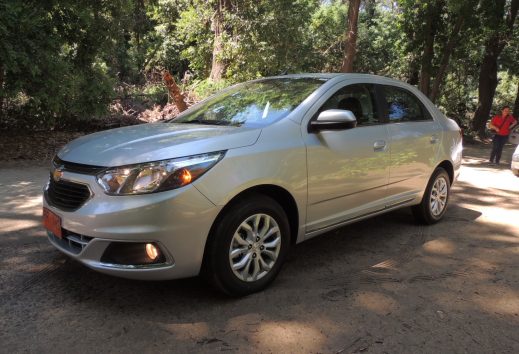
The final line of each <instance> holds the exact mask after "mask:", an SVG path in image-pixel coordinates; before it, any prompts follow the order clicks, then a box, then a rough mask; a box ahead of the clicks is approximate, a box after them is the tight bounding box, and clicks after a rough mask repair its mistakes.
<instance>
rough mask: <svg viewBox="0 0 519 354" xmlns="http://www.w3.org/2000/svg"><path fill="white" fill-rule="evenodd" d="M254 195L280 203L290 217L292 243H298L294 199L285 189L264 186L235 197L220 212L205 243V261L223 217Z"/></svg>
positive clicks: (253, 188) (297, 222) (255, 187)
mask: <svg viewBox="0 0 519 354" xmlns="http://www.w3.org/2000/svg"><path fill="white" fill-rule="evenodd" d="M254 194H261V195H266V196H268V197H270V198H272V199H274V200H275V201H276V202H278V203H279V205H280V206H281V207H282V208H283V210H284V211H285V213H286V214H287V217H288V224H289V227H290V243H291V244H295V243H296V241H297V235H298V231H299V210H298V207H297V203H296V201H295V199H294V197H293V196H292V194H291V193H290V192H289V191H287V190H286V189H285V188H283V187H280V186H277V185H273V184H262V185H257V186H254V187H250V188H247V189H245V190H243V191H241V192H240V193H238V194H237V195H235V196H234V197H233V198H232V199H231V200H229V201H228V202H227V204H226V205H225V206H224V207H223V208H222V210H220V212H219V213H218V215H217V217H216V218H215V220H214V221H213V224H212V225H211V228H210V230H209V235H208V237H207V241H206V243H205V248H204V260H205V258H206V257H205V256H206V255H207V250H208V248H209V246H210V244H211V239H212V235H213V234H214V229H215V227H216V225H218V223H219V222H220V220H221V219H222V217H223V216H224V215H225V213H226V212H227V210H229V209H230V208H231V207H232V206H233V205H234V204H236V203H237V202H238V201H240V200H242V199H244V198H247V197H250V196H252V195H254ZM202 268H203V267H202Z"/></svg>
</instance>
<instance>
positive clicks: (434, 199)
mask: <svg viewBox="0 0 519 354" xmlns="http://www.w3.org/2000/svg"><path fill="white" fill-rule="evenodd" d="M449 197H450V179H449V175H448V174H447V172H446V171H445V170H444V169H443V168H441V167H438V168H437V169H436V170H435V171H434V173H433V174H432V176H431V179H430V180H429V183H428V184H427V188H426V189H425V193H424V196H423V198H422V201H421V203H420V204H418V205H415V206H413V207H412V210H413V214H414V216H415V218H416V220H417V221H418V222H420V223H423V224H434V223H436V222H438V221H440V220H441V218H442V217H443V215H444V214H445V211H446V210H447V204H448V203H449Z"/></svg>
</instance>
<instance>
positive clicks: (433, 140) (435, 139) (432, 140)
mask: <svg viewBox="0 0 519 354" xmlns="http://www.w3.org/2000/svg"><path fill="white" fill-rule="evenodd" d="M439 140H440V139H439V138H438V135H436V134H434V135H433V136H431V144H436V143H437V142H438V141H439Z"/></svg>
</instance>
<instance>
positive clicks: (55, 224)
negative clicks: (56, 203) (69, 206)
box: [43, 208, 63, 238]
mask: <svg viewBox="0 0 519 354" xmlns="http://www.w3.org/2000/svg"><path fill="white" fill-rule="evenodd" d="M43 227H45V228H46V229H47V230H48V231H50V232H52V233H53V234H54V236H56V237H57V238H62V237H63V234H62V232H61V218H60V217H59V216H58V215H56V214H54V213H53V212H52V211H50V210H49V209H47V208H43Z"/></svg>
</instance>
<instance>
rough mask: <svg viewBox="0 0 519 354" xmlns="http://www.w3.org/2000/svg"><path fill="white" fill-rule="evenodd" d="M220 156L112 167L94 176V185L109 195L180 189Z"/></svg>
mask: <svg viewBox="0 0 519 354" xmlns="http://www.w3.org/2000/svg"><path fill="white" fill-rule="evenodd" d="M224 154H225V152H224V151H219V152H214V153H209V154H202V155H195V156H190V157H182V158H178V159H171V160H163V161H156V162H150V163H143V164H138V165H131V166H122V167H116V168H112V169H109V170H106V171H103V172H102V173H100V174H99V175H97V183H98V184H99V185H100V186H101V187H102V188H103V190H104V191H105V193H106V194H109V195H133V194H146V193H154V192H162V191H166V190H170V189H175V188H180V187H183V186H185V185H187V184H189V183H191V182H193V181H195V180H196V179H197V178H199V177H200V176H202V175H203V174H204V173H206V172H207V171H208V170H209V169H210V168H211V167H213V166H214V165H215V164H216V163H217V162H218V161H220V160H221V159H222V157H223V156H224Z"/></svg>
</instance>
